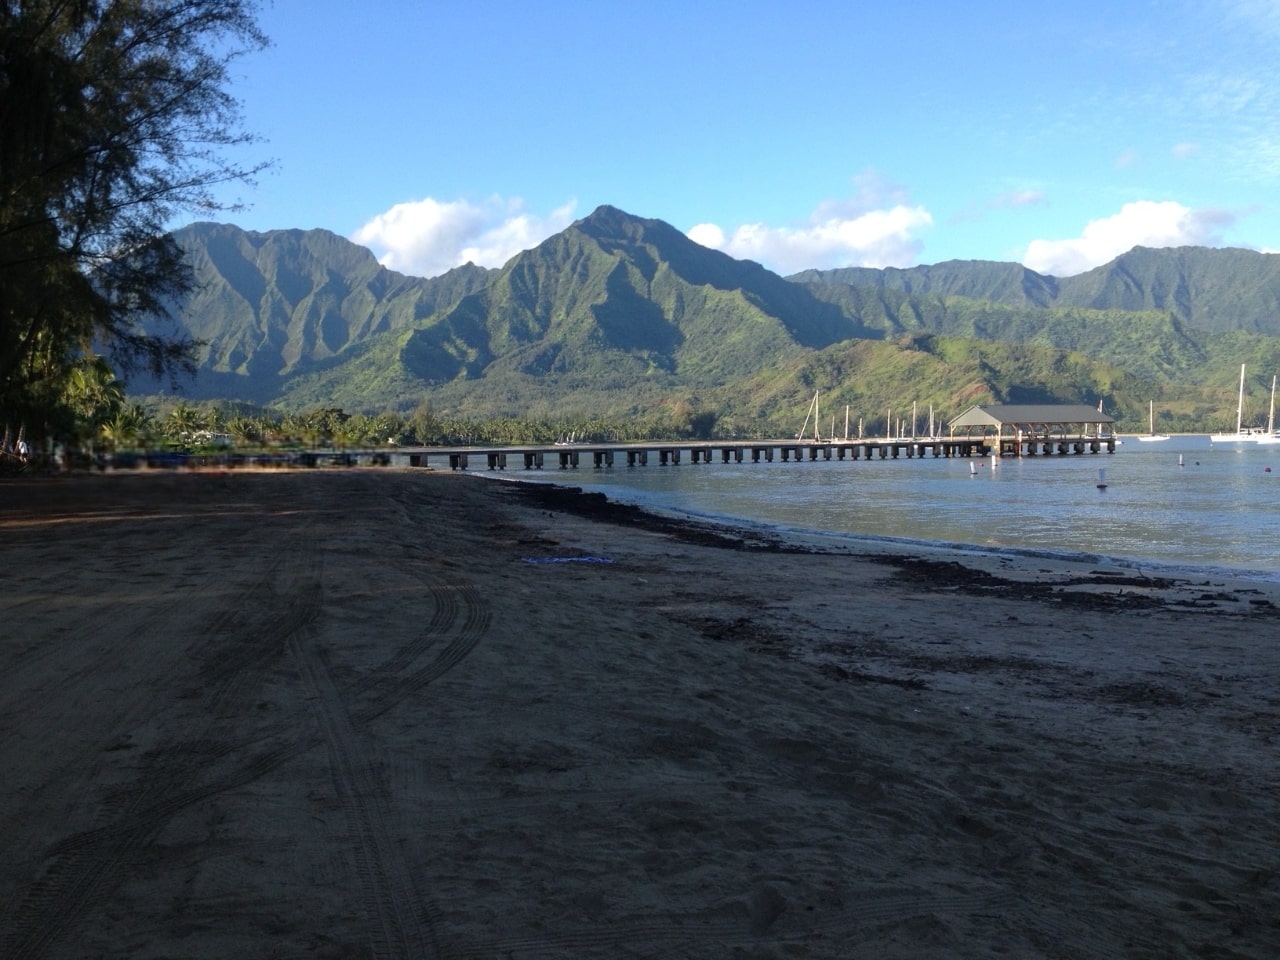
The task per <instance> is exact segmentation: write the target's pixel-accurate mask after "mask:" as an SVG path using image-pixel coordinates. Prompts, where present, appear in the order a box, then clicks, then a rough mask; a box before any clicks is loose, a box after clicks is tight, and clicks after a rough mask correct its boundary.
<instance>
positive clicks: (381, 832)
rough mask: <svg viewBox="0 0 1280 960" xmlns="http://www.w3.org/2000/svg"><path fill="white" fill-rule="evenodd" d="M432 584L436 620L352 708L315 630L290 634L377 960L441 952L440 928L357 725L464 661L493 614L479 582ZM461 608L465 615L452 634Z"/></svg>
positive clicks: (383, 667)
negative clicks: (392, 823)
mask: <svg viewBox="0 0 1280 960" xmlns="http://www.w3.org/2000/svg"><path fill="white" fill-rule="evenodd" d="M428 589H429V592H430V595H431V596H432V597H433V599H434V600H435V603H434V605H433V613H432V617H431V619H430V621H428V623H427V625H426V627H425V629H423V630H422V631H421V632H419V633H418V634H417V635H416V636H415V637H414V639H413V640H412V641H411V642H410V643H408V644H406V645H405V646H403V647H402V648H400V649H399V650H397V651H396V652H395V653H394V654H392V655H391V656H390V657H389V658H388V659H387V660H385V661H383V663H382V664H380V665H379V666H378V667H377V668H376V669H375V671H374V673H373V675H372V676H371V677H369V678H367V679H366V680H365V681H364V682H362V683H360V684H358V685H357V692H362V691H372V693H373V697H372V699H371V701H370V702H369V703H367V704H365V705H364V706H363V707H362V708H360V709H358V710H356V711H354V713H353V712H352V711H351V710H349V708H348V706H347V703H346V700H345V699H344V698H343V696H342V695H341V694H340V692H339V691H338V688H337V686H336V684H335V683H334V680H333V676H332V674H331V673H330V672H329V669H328V666H327V664H326V660H325V658H324V657H323V656H322V655H321V651H320V649H319V644H318V637H317V636H316V634H315V632H314V631H313V630H311V629H304V630H300V631H298V632H296V633H294V634H293V635H292V636H290V638H289V649H290V652H291V653H292V654H293V657H294V659H295V661H296V663H297V665H298V668H299V670H300V672H301V673H302V675H303V678H304V680H305V682H306V683H307V686H308V687H309V688H310V691H311V698H310V700H311V703H312V704H313V708H314V712H315V714H316V718H317V721H318V724H319V728H320V731H321V735H322V737H323V740H324V744H325V748H326V751H327V754H328V758H329V770H330V777H331V779H332V781H333V785H334V789H335V791H336V793H337V796H338V799H339V802H340V804H341V806H342V810H343V813H344V815H345V817H346V821H347V827H348V830H349V832H350V837H351V840H352V843H353V846H354V857H355V866H356V877H357V881H358V883H359V887H360V897H361V901H362V904H363V908H364V912H365V915H366V917H367V918H368V920H369V921H370V923H371V924H372V927H371V934H372V942H371V943H370V944H369V946H370V949H371V951H372V955H373V956H374V957H375V958H377V960H401V958H404V960H422V958H427V957H438V956H442V952H441V948H440V944H439V943H438V940H437V937H436V933H435V929H434V923H433V914H434V913H435V911H433V910H432V909H431V907H430V906H429V904H428V903H427V902H426V900H425V899H424V898H423V897H422V896H421V895H420V893H419V891H418V890H417V888H416V885H415V882H414V878H413V874H412V872H411V871H410V870H409V868H408V866H407V865H406V863H405V862H404V859H403V857H402V855H401V853H400V850H399V848H398V846H397V844H396V843H395V842H393V839H392V830H391V829H390V828H389V826H388V819H389V814H388V812H387V797H386V788H385V786H384V785H383V784H382V782H381V779H380V777H379V776H378V774H377V772H376V771H375V770H374V768H373V766H372V764H371V763H370V759H369V758H370V756H371V753H370V751H369V750H368V749H367V747H366V745H365V743H364V741H363V739H362V737H361V736H360V733H359V731H358V729H357V725H358V724H367V723H369V722H371V721H373V720H374V719H376V718H377V717H379V716H381V715H382V714H384V713H386V712H388V711H389V710H391V709H393V708H394V707H396V706H397V705H398V704H400V703H401V702H403V701H404V700H405V699H406V698H407V697H409V696H410V695H412V694H413V693H416V692H417V691H419V690H421V689H422V688H423V687H425V686H426V685H428V684H429V683H431V682H432V681H433V680H436V679H438V678H439V677H441V676H443V675H444V674H445V673H447V672H448V671H449V670H452V669H453V668H454V667H455V666H457V665H458V664H459V663H461V662H462V660H463V659H464V658H465V657H466V656H467V654H468V653H470V652H471V650H472V649H474V648H475V646H476V644H477V643H479V641H480V639H481V638H482V637H483V636H484V634H485V632H486V631H487V629H488V626H489V622H490V619H491V613H490V610H489V607H488V605H487V604H486V603H485V602H484V601H483V599H482V598H481V596H480V593H479V591H478V590H476V589H475V588H474V587H473V586H470V585H441V584H435V585H428ZM459 608H462V609H463V610H465V615H464V616H463V617H462V621H461V624H460V625H459V626H458V629H457V630H456V631H453V627H454V625H455V623H457V621H458V612H459ZM450 632H453V636H452V638H451V639H449V641H448V642H447V643H446V644H445V646H444V648H443V649H442V650H441V651H440V652H439V653H438V654H437V655H436V657H435V658H433V659H432V660H431V661H430V662H428V663H426V664H424V665H423V666H421V667H419V668H418V669H416V670H410V669H409V668H410V667H411V666H412V665H413V663H414V662H415V661H416V660H418V659H420V658H421V657H422V656H424V655H425V654H426V653H427V652H428V651H429V650H430V649H431V648H432V647H433V646H434V645H435V644H436V643H437V642H438V641H439V640H440V639H441V638H442V637H444V636H447V635H448V634H449V633H450Z"/></svg>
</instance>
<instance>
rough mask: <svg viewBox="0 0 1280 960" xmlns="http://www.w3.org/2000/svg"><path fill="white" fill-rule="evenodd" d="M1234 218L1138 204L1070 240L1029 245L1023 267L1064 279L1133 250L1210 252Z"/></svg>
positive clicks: (1177, 205) (1176, 205) (1161, 203)
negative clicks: (1205, 249)
mask: <svg viewBox="0 0 1280 960" xmlns="http://www.w3.org/2000/svg"><path fill="white" fill-rule="evenodd" d="M1234 220H1235V215H1234V214H1232V213H1228V212H1227V211H1224V210H1216V209H1213V208H1210V207H1206V208H1203V209H1200V210H1192V209H1190V208H1188V207H1184V206H1183V205H1182V204H1180V203H1175V202H1174V201H1172V200H1164V201H1154V200H1138V201H1136V202H1134V203H1126V204H1125V205H1124V206H1123V207H1121V208H1120V212H1119V213H1116V214H1112V215H1111V216H1109V217H1103V218H1101V219H1098V220H1091V221H1089V223H1087V224H1085V228H1084V230H1083V232H1082V233H1081V234H1080V236H1078V237H1075V238H1072V239H1069V240H1032V241H1031V243H1030V244H1028V245H1027V252H1026V254H1025V255H1024V256H1023V258H1022V262H1023V264H1024V265H1026V266H1027V267H1030V268H1031V269H1032V270H1035V271H1036V272H1037V273H1047V274H1050V275H1052V276H1056V277H1069V276H1073V275H1075V274H1077V273H1083V272H1084V271H1086V270H1091V269H1093V268H1094V267H1097V266H1100V265H1102V264H1104V263H1107V262H1108V261H1110V260H1114V259H1115V258H1116V257H1118V256H1119V255H1120V254H1122V253H1125V252H1127V251H1129V250H1131V249H1133V248H1134V247H1137V246H1143V247H1182V246H1215V245H1217V244H1219V243H1221V233H1220V231H1221V229H1222V228H1223V227H1226V226H1229V225H1230V224H1231V223H1232V222H1234Z"/></svg>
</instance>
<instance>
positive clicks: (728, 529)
mask: <svg viewBox="0 0 1280 960" xmlns="http://www.w3.org/2000/svg"><path fill="white" fill-rule="evenodd" d="M473 479H479V480H488V481H491V482H497V483H509V484H514V485H517V486H524V485H529V486H534V487H539V486H541V487H549V488H552V490H553V491H554V492H548V493H546V494H545V495H542V496H533V497H531V499H533V500H537V501H540V502H541V503H542V504H543V505H546V506H558V507H559V508H560V509H562V510H572V511H574V512H575V513H578V514H579V515H581V516H585V517H589V518H591V519H595V520H602V521H605V522H613V523H625V524H632V525H636V526H641V527H645V528H647V529H654V530H672V529H680V528H682V527H686V526H687V528H688V529H689V530H691V531H698V532H699V536H700V537H701V538H703V539H704V540H705V541H706V542H712V543H714V542H715V540H716V539H717V537H721V538H723V539H724V540H725V541H727V542H726V543H725V545H726V546H733V547H734V548H735V549H763V550H772V551H794V552H807V553H815V554H827V555H831V556H855V557H859V558H862V559H878V560H879V561H880V562H884V563H902V562H904V561H908V560H912V559H921V558H931V559H933V560H935V561H937V562H947V563H956V564H960V565H963V566H966V567H970V568H972V569H975V570H979V571H982V572H984V573H986V574H988V575H997V574H998V575H999V576H1002V577H1004V578H1006V579H1008V580H1010V581H1011V582H1014V581H1016V582H1031V583H1044V582H1048V581H1050V580H1053V579H1064V578H1065V579H1070V580H1072V581H1073V585H1075V586H1080V585H1082V584H1085V583H1088V582H1090V580H1092V581H1093V582H1094V583H1095V584H1097V585H1098V586H1099V587H1100V588H1103V589H1105V588H1106V587H1107V586H1129V587H1142V588H1144V589H1147V590H1148V591H1152V590H1158V591H1161V592H1162V593H1163V595H1166V596H1169V597H1170V598H1175V597H1179V596H1182V595H1185V594H1188V593H1196V594H1200V593H1202V592H1203V591H1204V590H1205V589H1217V590H1227V591H1230V592H1232V593H1234V594H1237V595H1238V596H1240V597H1241V598H1242V599H1243V600H1244V601H1245V603H1246V605H1247V608H1248V609H1249V610H1250V611H1251V612H1259V611H1267V612H1271V611H1275V612H1280V580H1274V579H1259V578H1257V577H1255V576H1250V574H1251V573H1254V571H1236V570H1231V569H1229V568H1224V567H1216V568H1209V567H1204V568H1187V567H1174V566H1170V565H1168V564H1163V563H1160V562H1158V561H1143V560H1135V559H1131V558H1123V557H1108V556H1101V555H1081V554H1072V553H1065V552H1053V551H1047V550H1035V549H1031V548H1018V547H983V546H978V545H973V544H963V543H943V542H926V541H917V540H909V539H906V538H889V537H876V536H870V535H862V534H847V533H839V532H826V531H821V530H806V529H800V528H794V527H787V526H782V525H779V524H771V523H767V522H764V521H750V520H745V519H743V518H738V517H716V516H708V515H705V514H697V513H693V512H689V511H681V510H675V509H666V508H658V507H655V506H653V505H651V504H637V503H633V502H630V501H627V500H625V499H614V498H610V497H609V496H608V494H605V493H603V492H600V491H587V490H584V489H583V488H581V487H578V486H575V485H574V484H572V483H558V482H556V481H549V480H524V479H520V480H510V479H507V478H502V477H488V476H477V477H475V478H473ZM1099 567H1112V568H1119V569H1118V570H1117V569H1098V568H1099ZM1236 606H1239V604H1236Z"/></svg>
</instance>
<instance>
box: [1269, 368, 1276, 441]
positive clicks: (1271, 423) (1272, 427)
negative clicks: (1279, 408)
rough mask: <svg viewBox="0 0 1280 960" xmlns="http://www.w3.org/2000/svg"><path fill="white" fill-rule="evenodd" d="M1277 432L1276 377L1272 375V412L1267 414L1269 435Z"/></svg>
mask: <svg viewBox="0 0 1280 960" xmlns="http://www.w3.org/2000/svg"><path fill="white" fill-rule="evenodd" d="M1275 432H1276V375H1275V374H1274V373H1273V374H1272V375H1271V410H1270V411H1269V412H1268V413H1267V433H1275Z"/></svg>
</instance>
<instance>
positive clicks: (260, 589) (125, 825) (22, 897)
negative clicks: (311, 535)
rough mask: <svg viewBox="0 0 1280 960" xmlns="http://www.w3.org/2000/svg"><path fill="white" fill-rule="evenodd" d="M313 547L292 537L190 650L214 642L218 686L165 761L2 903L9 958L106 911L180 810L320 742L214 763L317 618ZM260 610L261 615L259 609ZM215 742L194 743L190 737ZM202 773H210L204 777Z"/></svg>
mask: <svg viewBox="0 0 1280 960" xmlns="http://www.w3.org/2000/svg"><path fill="white" fill-rule="evenodd" d="M308 558H309V554H308V552H307V551H300V550H296V549H290V548H288V547H287V546H286V548H285V549H283V550H281V551H280V552H279V553H278V554H277V556H276V557H275V558H274V559H273V561H272V563H271V564H270V565H269V566H268V568H267V569H266V570H265V571H264V573H263V575H262V576H261V577H259V578H258V579H257V580H256V581H255V582H254V583H253V584H252V585H250V586H249V587H248V589H246V590H245V592H244V593H243V594H242V595H241V597H240V598H239V600H238V602H237V603H236V604H234V605H233V612H232V613H229V614H227V615H225V616H223V617H218V618H215V619H214V620H213V621H211V622H210V623H209V624H207V625H206V626H205V628H204V629H203V630H202V631H201V633H200V635H199V637H197V638H196V639H194V640H193V641H192V643H191V644H190V645H189V646H188V649H193V650H196V649H201V648H202V647H212V648H213V649H214V651H215V652H214V654H213V655H212V656H211V657H210V658H209V660H208V661H207V663H206V665H205V667H206V669H205V671H204V677H205V679H206V681H207V682H208V683H209V684H210V687H211V689H212V695H211V696H210V698H209V700H208V703H207V705H206V708H205V709H202V710H200V711H198V713H197V714H196V720H195V722H194V723H191V724H189V725H187V726H184V727H182V728H179V729H177V730H176V731H171V732H170V734H169V736H168V737H166V738H165V740H163V741H162V742H161V743H160V744H159V745H158V746H157V748H156V749H155V750H154V751H152V753H153V755H155V756H156V757H162V758H163V760H162V762H158V763H150V764H146V765H144V766H143V767H142V769H141V771H140V773H139V779H138V780H137V781H135V782H134V783H133V784H132V785H131V786H130V787H129V788H128V789H127V790H126V791H124V792H123V794H121V795H120V796H119V797H118V798H117V799H114V800H109V801H108V802H107V806H106V807H105V809H104V811H103V813H102V815H101V817H100V819H101V820H102V821H103V825H101V826H99V827H95V828H93V829H90V830H85V831H81V832H78V833H75V834H72V835H71V836H68V837H66V838H64V839H63V840H61V841H59V842H57V843H55V844H54V845H53V846H52V847H51V848H50V850H49V851H48V853H47V854H46V856H45V858H44V862H43V863H42V864H41V872H40V875H39V876H38V877H36V878H34V879H33V880H32V881H31V882H30V883H29V884H28V885H27V887H26V889H25V890H20V891H18V894H19V895H18V896H16V897H15V899H14V902H12V903H11V904H10V905H8V906H7V907H6V909H5V910H4V911H3V916H2V919H3V924H4V933H3V940H0V945H2V946H3V951H2V953H3V956H4V957H5V958H6V960H35V958H39V957H42V956H44V955H45V954H46V953H47V952H48V951H49V949H50V948H51V947H52V946H53V945H54V943H55V942H56V941H58V940H60V939H63V938H65V937H66V936H67V935H68V934H69V933H70V932H71V931H73V930H74V929H76V928H77V927H79V926H82V925H83V924H84V923H85V922H86V921H88V920H90V919H92V918H93V916H94V915H95V914H96V913H97V911H99V910H101V909H102V907H103V905H104V904H105V903H106V901H107V900H108V898H109V897H110V896H111V894H112V892H113V891H114V890H115V889H116V888H117V887H118V886H119V884H120V883H121V882H122V881H123V879H124V878H125V876H126V875H127V873H128V869H129V866H130V864H131V863H132V862H133V861H134V860H135V859H136V858H137V857H138V856H139V855H140V854H142V853H143V851H144V850H145V848H146V847H147V845H148V844H150V843H151V842H152V841H153V840H154V838H155V837H156V836H157V835H158V834H159V833H160V832H161V831H162V830H163V829H164V827H165V826H166V825H167V824H168V823H169V822H170V821H171V820H172V818H173V817H174V815H175V814H177V813H178V812H179V811H181V810H183V809H185V808H187V807H189V806H191V805H192V804H194V803H198V802H200V801H202V800H205V799H207V798H209V797H211V796H215V795H217V794H219V793H222V792H224V791H226V790H228V789H231V788H233V787H236V786H240V785H243V784H246V783H250V782H252V781H253V780H256V779H257V778H259V777H261V776H263V775H264V774H265V773H267V772H268V771H270V770H272V769H274V768H275V767H277V766H279V765H280V764H281V763H284V762H285V761H286V760H288V759H290V758H291V757H293V756H296V755H297V754H299V753H300V752H304V751H305V750H307V749H310V748H311V747H313V746H314V745H315V741H314V740H313V741H311V742H303V743H298V742H296V741H295V742H292V743H288V744H283V745H279V744H278V745H277V746H276V747H275V748H273V749H270V750H268V751H266V752H263V753H260V754H257V755H255V756H253V757H251V758H250V759H249V760H248V761H247V762H244V763H241V764H238V765H237V766H236V767H235V768H234V769H232V770H231V771H229V772H227V773H225V774H223V775H222V776H219V777H214V778H210V777H209V773H208V772H209V767H210V764H211V763H212V762H214V761H215V760H217V759H221V758H224V757H226V756H228V755H230V754H231V753H232V752H233V751H235V750H236V749H237V748H238V747H239V746H240V745H239V744H236V743H235V742H228V741H227V739H226V737H219V736H218V735H217V731H216V727H217V726H218V725H219V724H220V723H222V722H223V721H224V719H225V718H226V717H227V716H229V715H234V714H235V712H236V709H235V708H236V705H237V703H238V702H239V701H240V700H241V699H242V695H243V694H244V692H245V690H246V688H247V687H249V686H250V685H251V684H252V683H253V681H254V679H255V678H256V677H257V675H258V674H257V671H258V670H259V669H260V668H261V667H262V666H263V665H264V664H265V663H266V662H269V661H270V660H271V659H273V658H275V657H278V656H280V655H282V654H283V652H284V650H285V649H286V643H287V641H288V638H289V637H290V636H291V635H292V634H293V633H294V632H295V631H297V630H299V629H301V628H302V627H303V626H304V625H306V624H309V623H311V622H312V621H313V620H314V619H315V617H316V615H317V613H318V611H319V604H320V592H319V577H318V575H317V574H318V570H317V568H316V566H315V564H314V563H313V562H312V561H311V560H310V559H308ZM255 612H261V613H262V616H261V617H260V618H257V619H255V618H254V616H253V614H254V613H255ZM193 743H195V744H201V745H209V744H214V745H215V748H214V749H213V750H212V751H211V750H209V749H199V750H196V749H191V746H190V745H191V744H193ZM201 781H204V782H203V783H202V782H201Z"/></svg>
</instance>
